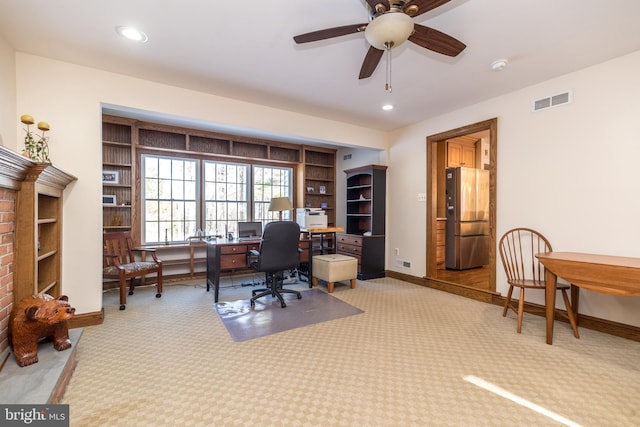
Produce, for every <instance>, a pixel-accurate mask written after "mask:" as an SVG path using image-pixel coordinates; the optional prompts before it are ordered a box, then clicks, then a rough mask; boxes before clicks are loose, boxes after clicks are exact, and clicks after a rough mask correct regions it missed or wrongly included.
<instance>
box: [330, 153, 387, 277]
mask: <svg viewBox="0 0 640 427" xmlns="http://www.w3.org/2000/svg"><path fill="white" fill-rule="evenodd" d="M345 173H346V174H347V227H346V232H347V233H346V234H340V235H338V237H337V246H336V250H337V252H338V253H342V254H345V255H349V256H354V257H356V258H358V278H359V279H362V280H366V279H373V278H377V277H384V276H385V273H384V260H385V236H384V234H385V209H386V198H385V194H386V186H387V182H386V173H387V167H386V166H381V165H367V166H362V167H359V168H355V169H348V170H345Z"/></svg>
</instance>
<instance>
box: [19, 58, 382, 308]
mask: <svg viewBox="0 0 640 427" xmlns="http://www.w3.org/2000/svg"><path fill="white" fill-rule="evenodd" d="M15 62H16V66H17V67H16V70H17V71H16V91H17V104H16V106H17V111H20V112H21V114H31V115H32V116H33V117H34V118H35V119H36V120H37V121H40V120H44V121H47V122H49V124H50V125H51V133H50V143H49V147H50V156H51V160H52V162H53V163H54V164H55V165H56V166H57V167H59V168H61V169H63V170H65V171H66V172H68V173H70V174H72V175H74V176H76V177H77V178H78V180H77V181H76V182H75V183H73V184H72V185H71V186H70V187H69V188H68V189H67V190H66V191H65V204H64V224H63V227H64V233H63V234H64V236H63V251H64V257H63V270H62V274H63V280H62V282H63V289H62V290H63V292H64V293H65V294H67V295H68V296H69V299H70V301H71V302H72V303H73V305H74V306H75V307H76V310H77V311H76V313H78V314H82V313H90V312H96V311H99V310H100V309H101V308H102V283H101V282H102V281H101V270H102V246H101V245H102V237H101V234H102V231H101V226H102V206H101V199H100V195H101V192H102V184H101V169H102V167H101V156H102V154H101V153H102V151H101V143H102V139H101V105H102V104H103V103H107V104H111V105H120V106H125V107H129V108H137V109H141V110H146V111H155V112H160V113H163V114H169V115H173V116H178V117H185V118H190V119H194V120H206V121H213V122H218V123H222V124H225V125H229V126H239V127H246V128H257V129H263V130H265V131H268V132H273V133H284V134H287V135H292V136H304V137H307V138H310V139H318V140H325V141H329V142H336V143H342V144H349V145H352V146H362V145H363V144H362V143H361V142H360V141H366V143H367V144H368V145H369V146H371V147H374V148H377V149H383V148H386V146H387V144H388V138H389V135H388V134H387V133H383V132H378V131H374V130H371V129H366V128H362V127H357V126H352V125H348V124H345V123H339V122H333V121H329V120H324V119H318V118H315V117H311V116H304V115H301V114H297V113H293V112H289V111H283V110H276V109H273V108H267V107H263V106H260V105H255V104H249V103H245V102H239V101H235V100H231V99H227V98H221V97H217V96H213V95H208V94H203V93H199V92H194V91H188V90H184V89H179V88H176V87H171V86H166V85H161V84H157V83H153V82H149V81H144V80H139V79H134V78H131V77H126V76H122V75H117V74H113V73H107V72H102V71H98V70H95V69H90V68H86V67H80V66H76V65H72V64H68V63H63V62H59V61H54V60H50V59H46V58H42V57H37V56H32V55H27V54H24V53H17V54H16V60H15ZM19 125H20V124H19V122H17V121H16V123H15V124H14V126H15V129H16V130H17V129H21V128H20V126H19ZM9 148H13V149H16V150H18V149H19V148H20V147H18V146H17V144H16V146H15V147H9Z"/></svg>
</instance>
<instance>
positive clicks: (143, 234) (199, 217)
mask: <svg viewBox="0 0 640 427" xmlns="http://www.w3.org/2000/svg"><path fill="white" fill-rule="evenodd" d="M137 157H138V162H139V163H138V165H139V171H140V185H139V186H138V188H137V189H136V191H137V192H138V194H139V199H138V200H139V203H138V207H137V209H138V212H139V218H140V219H139V221H137V224H136V225H137V226H138V227H139V230H140V240H141V244H143V245H157V244H181V243H186V242H187V241H188V238H189V237H191V236H188V235H187V234H186V233H185V240H172V239H168V241H166V240H162V237H163V236H160V238H161V239H160V240H159V241H149V240H148V239H147V230H146V227H147V225H146V224H147V221H146V218H145V217H146V208H145V206H146V195H145V188H144V185H145V179H146V170H145V161H146V160H145V159H146V158H147V157H152V158H163V159H170V160H183V161H190V162H195V169H196V172H195V176H196V199H195V203H196V208H195V209H196V212H197V214H196V220H195V221H196V233H195V234H197V231H202V232H203V233H201V234H204V235H218V236H223V235H224V236H226V234H227V233H229V232H231V233H233V235H234V236H235V235H236V234H237V230H236V228H237V222H238V221H240V220H244V218H240V219H232V220H229V219H228V218H227V220H226V221H225V222H226V227H224V229H223V228H221V227H218V229H217V230H216V229H213V230H207V221H208V220H207V211H206V203H207V200H206V188H205V187H206V176H205V175H206V174H205V167H206V164H211V163H214V164H225V165H236V166H242V167H246V168H247V174H246V181H247V185H246V188H245V194H246V195H247V201H246V212H247V215H246V216H247V219H246V221H260V222H262V223H263V226H264V225H266V224H267V223H268V222H271V221H274V220H278V216H279V215H278V212H268V211H266V210H265V211H264V212H265V213H267V216H266V217H265V218H258V209H257V208H256V206H257V205H256V201H255V200H254V198H255V188H254V187H255V183H254V174H255V171H256V168H266V169H271V170H278V169H284V170H287V171H288V173H289V175H290V176H289V183H288V185H284V187H285V188H288V192H289V194H288V195H287V196H288V197H289V198H290V200H291V201H292V206H293V204H294V197H295V191H294V189H295V188H296V187H295V186H296V177H297V176H296V174H297V167H298V165H297V164H295V163H271V162H260V161H256V160H255V159H228V158H218V157H205V156H198V155H194V154H193V153H189V152H184V153H176V154H175V155H171V154H168V153H157V152H152V151H147V150H140V152H139V156H137ZM280 186H281V187H282V185H280ZM279 195H280V194H278V196H279ZM269 202H270V200H269ZM269 202H267V201H264V200H263V201H260V202H258V203H260V204H262V205H265V204H266V205H267V208H266V209H268V203H269ZM292 218H293V215H292V213H291V211H287V212H283V219H285V220H289V219H292ZM132 225H133V224H132Z"/></svg>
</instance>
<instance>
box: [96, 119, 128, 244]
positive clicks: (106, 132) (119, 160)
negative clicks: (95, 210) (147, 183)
mask: <svg viewBox="0 0 640 427" xmlns="http://www.w3.org/2000/svg"><path fill="white" fill-rule="evenodd" d="M132 131H133V129H132V125H131V124H128V123H122V122H119V121H118V120H113V121H106V120H104V121H103V122H102V171H103V173H105V172H115V173H117V180H116V181H114V182H104V180H103V183H102V194H103V195H106V196H115V201H116V203H115V205H107V204H104V203H103V205H102V230H103V231H128V230H131V228H132V224H134V214H133V211H132V204H133V199H134V196H135V187H134V186H133V185H132V183H133V176H134V162H133V144H132V139H133V132H132Z"/></svg>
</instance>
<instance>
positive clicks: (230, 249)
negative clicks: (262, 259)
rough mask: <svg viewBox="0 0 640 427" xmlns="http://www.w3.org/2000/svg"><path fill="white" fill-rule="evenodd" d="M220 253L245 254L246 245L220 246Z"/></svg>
mask: <svg viewBox="0 0 640 427" xmlns="http://www.w3.org/2000/svg"><path fill="white" fill-rule="evenodd" d="M220 253H221V254H222V255H226V254H246V253H247V245H225V246H222V247H221V248H220Z"/></svg>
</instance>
